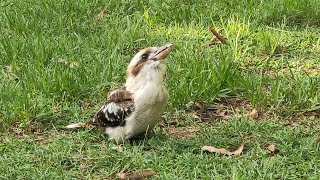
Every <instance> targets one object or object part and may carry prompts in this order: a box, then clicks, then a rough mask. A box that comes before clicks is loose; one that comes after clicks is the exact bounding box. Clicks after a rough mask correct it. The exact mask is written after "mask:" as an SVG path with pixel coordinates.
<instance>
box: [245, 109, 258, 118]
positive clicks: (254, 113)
mask: <svg viewBox="0 0 320 180" xmlns="http://www.w3.org/2000/svg"><path fill="white" fill-rule="evenodd" d="M247 117H248V118H251V119H257V118H258V117H259V113H258V111H257V110H256V109H253V110H252V111H251V112H250V113H248V114H247Z"/></svg>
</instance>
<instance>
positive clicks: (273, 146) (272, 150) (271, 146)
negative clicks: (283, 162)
mask: <svg viewBox="0 0 320 180" xmlns="http://www.w3.org/2000/svg"><path fill="white" fill-rule="evenodd" d="M266 149H267V150H269V151H270V152H273V153H277V152H279V149H277V148H276V146H275V145H274V144H270V145H269V146H267V147H266Z"/></svg>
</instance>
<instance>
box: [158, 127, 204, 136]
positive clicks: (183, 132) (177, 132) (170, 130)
mask: <svg viewBox="0 0 320 180" xmlns="http://www.w3.org/2000/svg"><path fill="white" fill-rule="evenodd" d="M163 131H164V132H165V134H166V135H168V136H170V137H174V138H176V139H188V138H192V137H195V136H196V135H197V132H198V131H199V128H198V127H196V126H194V125H191V126H186V127H179V126H178V127H177V126H174V125H170V126H168V127H165V128H164V129H163Z"/></svg>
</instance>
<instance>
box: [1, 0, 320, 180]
mask: <svg viewBox="0 0 320 180" xmlns="http://www.w3.org/2000/svg"><path fill="white" fill-rule="evenodd" d="M319 7H320V1H318V0H301V1H297V0H220V1H213V0H209V1H205V0H197V1H196V0H190V1H183V0H181V1H173V0H166V1H155V0H151V1H143V0H136V1H107V0H94V1H85V0H69V1H62V0H57V1H53V0H43V1H37V0H29V1H19V0H4V1H1V2H0V24H1V25H0V32H1V33H0V135H1V137H0V156H1V157H0V179H114V178H115V177H116V175H115V174H116V173H118V172H120V171H121V170H126V171H128V172H141V171H143V170H144V169H152V170H154V171H156V172H157V174H156V175H155V176H153V179H319V178H320V177H319V176H320V117H319V116H320V36H319V34H320V29H319V27H320V9H319ZM209 27H214V28H215V29H219V30H221V31H220V33H221V34H222V35H223V36H224V37H226V38H227V42H228V44H226V45H223V44H218V45H213V46H210V47H204V46H203V45H205V44H206V43H207V42H208V41H209V40H210V39H211V38H212V37H213V35H212V34H211V33H210V32H209ZM167 42H174V43H175V47H174V50H173V51H172V52H171V53H170V56H169V57H168V59H167V60H168V61H167V64H168V68H167V73H166V77H165V83H166V87H167V89H168V91H169V94H170V100H169V102H168V107H167V110H166V113H165V114H164V116H163V120H162V121H161V123H160V124H159V125H158V126H157V127H156V128H155V130H154V132H153V133H150V134H147V135H144V136H141V137H140V138H137V139H135V140H132V141H131V142H130V143H127V144H125V145H123V146H117V145H116V144H115V143H114V142H112V141H108V140H107V137H106V135H104V134H103V133H102V132H100V131H98V130H96V129H90V128H89V129H79V130H75V131H67V130H65V129H64V126H65V125H67V124H69V123H71V122H85V121H87V120H88V119H90V118H91V117H92V115H93V114H94V113H95V111H96V110H97V109H98V108H99V107H100V106H101V104H102V103H104V100H105V98H106V95H107V92H108V91H109V90H111V89H114V88H117V87H120V86H121V84H122V83H124V80H125V79H124V77H125V69H126V66H127V64H128V62H129V61H130V60H131V58H132V56H133V55H134V54H135V52H136V50H137V49H139V48H144V47H149V46H159V45H162V44H165V43H167ZM254 110H257V112H258V113H252V112H254ZM241 142H243V143H244V150H243V152H242V153H241V154H240V155H237V156H232V157H229V156H223V155H220V154H209V153H205V152H201V147H202V146H205V145H212V146H215V147H219V148H226V149H229V150H235V149H237V147H238V146H239V145H240V144H241ZM269 145H275V147H276V151H274V152H272V151H270V150H269V149H268V148H267V147H268V146H269Z"/></svg>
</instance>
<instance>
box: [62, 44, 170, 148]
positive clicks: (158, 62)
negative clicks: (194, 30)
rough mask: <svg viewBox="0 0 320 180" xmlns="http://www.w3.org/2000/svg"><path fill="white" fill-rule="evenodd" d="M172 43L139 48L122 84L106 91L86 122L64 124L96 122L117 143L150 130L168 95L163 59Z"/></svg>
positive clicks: (156, 121) (92, 124) (78, 124)
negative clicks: (100, 103)
mask: <svg viewBox="0 0 320 180" xmlns="http://www.w3.org/2000/svg"><path fill="white" fill-rule="evenodd" d="M172 47H173V44H171V43H170V44H166V45H164V46H161V47H149V48H145V49H142V50H140V51H139V52H138V53H137V54H136V55H135V56H134V57H133V59H132V60H131V62H130V63H129V65H128V67H127V79H126V83H125V85H124V86H123V87H122V88H120V89H117V90H115V91H112V92H111V93H110V94H109V96H108V99H107V102H106V103H105V105H103V106H102V107H101V108H100V110H99V111H98V112H97V113H96V115H95V116H94V119H93V120H92V121H90V122H88V123H75V124H70V125H68V126H67V128H71V129H72V128H77V127H87V126H96V127H97V128H99V129H102V130H103V131H104V132H105V133H106V134H107V135H108V136H109V139H114V140H115V141H116V142H117V143H118V144H119V143H123V142H125V141H126V140H128V139H130V138H132V137H134V136H137V135H139V134H142V133H144V132H147V131H150V130H152V129H153V128H154V126H155V125H156V124H157V123H158V122H159V120H160V118H161V116H162V114H163V112H164V110H165V106H166V101H167V99H168V92H167V90H166V88H165V86H164V84H163V78H164V73H165V70H166V63H165V61H164V59H165V58H166V57H167V55H168V54H169V52H170V51H171V49H172Z"/></svg>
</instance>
